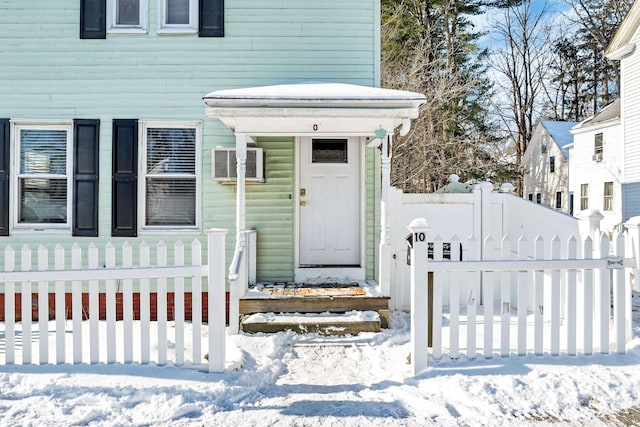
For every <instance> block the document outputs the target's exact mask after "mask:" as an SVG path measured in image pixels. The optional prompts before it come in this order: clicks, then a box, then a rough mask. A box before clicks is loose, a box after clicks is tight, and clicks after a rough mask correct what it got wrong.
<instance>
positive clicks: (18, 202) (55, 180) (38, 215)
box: [13, 124, 72, 229]
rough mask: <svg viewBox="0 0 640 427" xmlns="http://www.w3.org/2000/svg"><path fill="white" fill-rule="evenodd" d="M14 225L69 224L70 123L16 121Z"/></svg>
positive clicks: (65, 226) (25, 226) (44, 225)
mask: <svg viewBox="0 0 640 427" xmlns="http://www.w3.org/2000/svg"><path fill="white" fill-rule="evenodd" d="M14 135H15V139H16V143H15V148H14V149H15V153H14V158H15V163H14V171H15V181H14V188H15V192H14V194H15V196H14V200H15V202H14V203H13V206H14V211H13V217H14V226H15V227H16V228H34V227H35V228H42V229H45V228H64V229H69V228H70V221H69V218H70V210H71V203H70V195H71V188H72V187H71V183H72V180H71V178H72V176H71V173H72V164H71V159H72V142H71V124H51V125H43V124H41V125H37V124H33V125H32V124H16V126H15V129H14Z"/></svg>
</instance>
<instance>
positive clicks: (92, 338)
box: [87, 243, 100, 364]
mask: <svg viewBox="0 0 640 427" xmlns="http://www.w3.org/2000/svg"><path fill="white" fill-rule="evenodd" d="M87 256H88V260H89V262H88V267H89V269H90V270H96V269H97V268H98V247H97V246H96V245H95V244H93V243H91V244H90V245H89V250H88V255H87ZM98 286H99V281H98V280H90V281H89V363H92V364H93V363H98V362H99V361H100V329H99V319H100V300H99V295H98V293H99V289H98Z"/></svg>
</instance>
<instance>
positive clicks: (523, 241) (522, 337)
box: [517, 236, 529, 356]
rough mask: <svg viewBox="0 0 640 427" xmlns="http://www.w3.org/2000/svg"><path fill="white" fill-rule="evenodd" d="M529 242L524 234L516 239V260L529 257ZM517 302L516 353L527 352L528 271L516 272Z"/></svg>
mask: <svg viewBox="0 0 640 427" xmlns="http://www.w3.org/2000/svg"><path fill="white" fill-rule="evenodd" d="M528 245H529V242H528V240H527V238H526V237H525V236H520V238H519V239H518V260H526V259H528V258H529V248H528ZM517 292H518V296H517V302H518V308H517V310H518V337H517V341H518V355H519V356H524V355H525V354H527V308H528V307H527V301H528V298H527V297H528V295H527V294H528V292H529V272H527V271H520V272H518V285H517Z"/></svg>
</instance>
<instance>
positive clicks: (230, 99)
mask: <svg viewBox="0 0 640 427" xmlns="http://www.w3.org/2000/svg"><path fill="white" fill-rule="evenodd" d="M204 101H205V103H206V104H207V106H208V107H210V108H213V109H220V108H221V109H225V108H318V109H324V108H328V109H335V108H340V109H353V108H356V109H361V108H363V109H391V110H393V109H406V110H415V111H414V112H413V113H414V114H412V115H411V117H417V113H418V111H417V110H418V107H419V106H420V105H421V104H423V103H424V102H425V101H426V98H425V96H424V95H423V94H420V93H415V92H408V91H402V90H393V89H382V88H375V87H368V86H359V85H353V84H346V83H324V82H306V83H294V84H282V85H275V86H262V87H251V88H243V89H226V90H218V91H214V92H211V93H209V94H207V95H206V96H205V97H204Z"/></svg>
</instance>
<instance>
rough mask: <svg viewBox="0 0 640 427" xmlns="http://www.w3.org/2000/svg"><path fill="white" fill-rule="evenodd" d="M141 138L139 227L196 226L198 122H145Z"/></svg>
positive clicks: (197, 224)
mask: <svg viewBox="0 0 640 427" xmlns="http://www.w3.org/2000/svg"><path fill="white" fill-rule="evenodd" d="M142 138H143V143H142V155H141V156H140V158H141V160H142V161H141V168H142V171H143V172H142V176H143V177H144V179H143V180H141V182H140V195H141V198H142V200H141V202H140V204H139V206H140V208H141V209H140V211H141V217H140V218H141V220H142V222H141V224H142V228H143V229H157V228H162V229H168V228H180V229H184V228H193V229H196V228H197V227H198V226H199V219H198V216H199V215H198V213H197V212H198V202H199V201H198V194H200V191H199V188H198V187H199V180H198V175H199V166H198V163H199V162H198V153H199V151H200V148H199V145H200V143H199V141H200V128H199V126H198V125H190V124H184V125H183V124H156V123H144V124H143V132H142Z"/></svg>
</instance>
